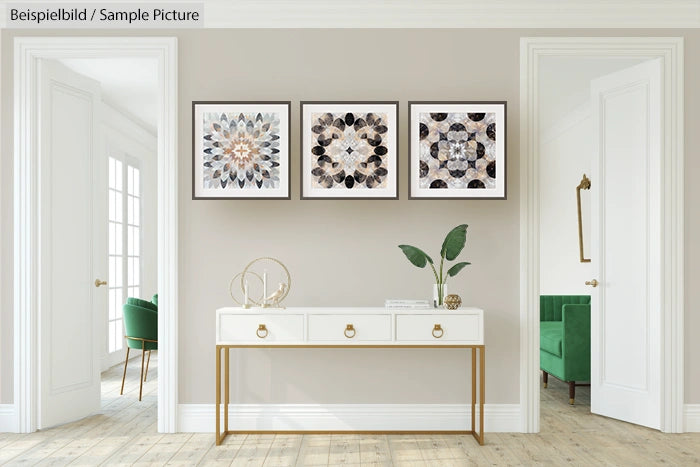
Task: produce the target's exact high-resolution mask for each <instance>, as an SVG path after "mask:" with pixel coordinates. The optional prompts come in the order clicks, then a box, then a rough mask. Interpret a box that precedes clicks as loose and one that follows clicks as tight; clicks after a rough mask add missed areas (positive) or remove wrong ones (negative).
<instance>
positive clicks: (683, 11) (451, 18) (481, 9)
mask: <svg viewBox="0 0 700 467" xmlns="http://www.w3.org/2000/svg"><path fill="white" fill-rule="evenodd" d="M53 1H54V2H56V3H57V4H58V3H59V2H58V0H53ZM6 3H9V2H8V0H2V1H0V4H3V6H4V4H6ZM42 3H52V1H44V2H42ZM73 3H87V2H84V1H83V2H81V1H80V0H77V1H74V2H72V4H73ZM89 3H90V4H91V5H98V4H100V3H110V4H112V5H113V4H115V2H114V1H110V0H92V1H90V2H89ZM189 3H203V4H204V25H205V27H207V28H698V27H700V2H698V1H696V0H664V1H658V0H615V1H611V0H501V1H498V2H486V1H483V0H433V1H428V2H406V1H405V0H386V1H383V2H376V1H373V0H355V1H354V2H342V3H341V2H328V1H327V0H305V1H295V2H289V1H286V0H230V1H229V0H205V1H203V2H196V1H192V2H189ZM6 19H7V13H6V10H5V8H2V9H0V27H5V25H6Z"/></svg>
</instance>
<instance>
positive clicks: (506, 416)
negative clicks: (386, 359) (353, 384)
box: [177, 404, 521, 433]
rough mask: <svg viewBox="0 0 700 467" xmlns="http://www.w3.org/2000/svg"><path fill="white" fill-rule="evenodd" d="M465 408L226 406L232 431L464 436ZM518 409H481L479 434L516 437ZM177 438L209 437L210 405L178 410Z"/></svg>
mask: <svg viewBox="0 0 700 467" xmlns="http://www.w3.org/2000/svg"><path fill="white" fill-rule="evenodd" d="M470 416H471V414H470V411H469V407H468V406H467V405H466V404H230V405H229V424H230V425H231V424H232V425H233V426H235V427H236V430H243V431H246V430H249V431H253V430H270V431H284V430H294V431H400V430H416V431H418V430H425V431H441V430H468V429H469V428H468V427H467V423H468V421H469V420H470ZM520 425H521V424H520V406H519V405H518V404H486V405H485V406H484V431H486V432H492V433H493V432H514V431H520ZM177 426H178V429H179V431H181V432H198V433H202V432H204V433H214V431H215V426H216V425H215V411H214V404H180V406H179V410H178V423H177Z"/></svg>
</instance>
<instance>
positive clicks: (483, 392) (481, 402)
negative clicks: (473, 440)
mask: <svg viewBox="0 0 700 467" xmlns="http://www.w3.org/2000/svg"><path fill="white" fill-rule="evenodd" d="M479 356H480V357H481V361H480V363H479V384H480V385H481V389H480V390H479V444H480V445H482V446H483V445H484V397H485V396H486V390H485V389H486V379H485V378H486V377H485V373H486V347H484V346H483V345H482V346H481V348H480V349H479Z"/></svg>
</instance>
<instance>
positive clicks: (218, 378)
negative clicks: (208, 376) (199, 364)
mask: <svg viewBox="0 0 700 467" xmlns="http://www.w3.org/2000/svg"><path fill="white" fill-rule="evenodd" d="M220 405H221V347H219V346H218V345H217V346H216V445H217V446H218V445H220V444H221V419H220V417H221V416H220V414H219V411H220V410H219V406H220Z"/></svg>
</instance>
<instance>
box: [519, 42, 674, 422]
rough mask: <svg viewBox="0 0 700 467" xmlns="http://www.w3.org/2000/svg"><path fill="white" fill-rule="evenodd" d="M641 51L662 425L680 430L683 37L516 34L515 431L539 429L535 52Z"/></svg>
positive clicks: (564, 54)
mask: <svg viewBox="0 0 700 467" xmlns="http://www.w3.org/2000/svg"><path fill="white" fill-rule="evenodd" d="M544 56H547V57H551V56H562V57H576V56H578V57H584V56H589V57H590V56H601V57H615V56H620V57H648V58H650V59H652V58H660V59H661V60H662V62H663V77H662V89H663V101H664V102H663V104H662V107H663V109H664V111H663V115H662V128H663V132H664V138H663V154H662V166H663V170H664V174H663V178H662V180H663V181H662V184H663V186H662V187H661V197H662V200H661V203H662V208H661V209H662V232H661V243H662V258H663V260H662V264H661V267H662V271H661V277H662V282H663V283H662V284H661V285H660V286H661V296H662V303H663V309H662V310H661V316H662V331H661V353H662V354H661V375H660V377H661V431H664V432H671V433H680V432H682V431H683V402H684V393H683V391H684V386H683V384H684V363H683V362H684V358H683V357H684V356H683V352H684V343H683V314H684V295H683V294H684V282H683V281H684V277H683V274H684V270H683V268H684V255H683V252H684V243H683V242H684V232H683V228H684V217H683V216H684V193H683V167H684V139H683V138H684V135H683V131H684V130H683V124H684V116H683V115H684V114H683V104H684V91H683V38H679V37H610V38H607V37H523V38H521V39H520V160H521V166H520V167H521V168H520V405H521V423H522V431H523V432H525V433H537V432H539V431H540V384H539V381H540V380H539V369H540V353H539V341H540V329H539V290H540V280H539V278H540V244H539V238H540V190H539V187H540V181H539V168H540V159H539V144H540V142H539V137H538V133H539V127H538V119H539V109H538V95H537V89H538V84H539V59H540V57H544Z"/></svg>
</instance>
